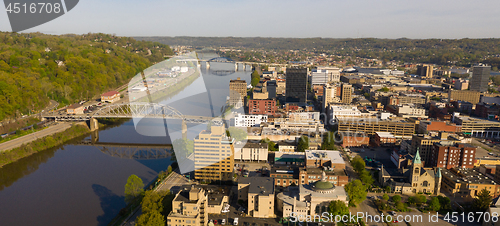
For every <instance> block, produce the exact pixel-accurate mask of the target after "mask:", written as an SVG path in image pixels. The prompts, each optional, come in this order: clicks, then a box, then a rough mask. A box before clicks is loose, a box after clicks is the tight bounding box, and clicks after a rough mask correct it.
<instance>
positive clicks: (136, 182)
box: [125, 174, 144, 203]
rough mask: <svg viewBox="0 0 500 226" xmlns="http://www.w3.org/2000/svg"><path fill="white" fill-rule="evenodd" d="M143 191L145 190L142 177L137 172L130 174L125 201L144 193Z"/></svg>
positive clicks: (126, 185)
mask: <svg viewBox="0 0 500 226" xmlns="http://www.w3.org/2000/svg"><path fill="white" fill-rule="evenodd" d="M142 192H144V183H143V182H142V179H141V178H139V177H138V176H136V175H135V174H132V175H130V176H129V177H128V179H127V184H125V202H127V203H129V202H131V201H132V200H134V199H135V198H136V197H137V196H139V195H140V194H142Z"/></svg>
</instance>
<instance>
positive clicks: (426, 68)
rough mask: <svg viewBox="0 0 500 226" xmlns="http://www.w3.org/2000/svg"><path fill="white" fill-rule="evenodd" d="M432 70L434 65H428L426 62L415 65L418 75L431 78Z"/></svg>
mask: <svg viewBox="0 0 500 226" xmlns="http://www.w3.org/2000/svg"><path fill="white" fill-rule="evenodd" d="M433 70H434V67H433V66H432V65H428V64H423V65H418V66H417V75H420V76H423V77H426V78H432V76H433V74H432V73H433Z"/></svg>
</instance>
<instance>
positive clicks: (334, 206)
mask: <svg viewBox="0 0 500 226" xmlns="http://www.w3.org/2000/svg"><path fill="white" fill-rule="evenodd" d="M328 213H330V214H333V215H335V216H336V215H340V216H344V215H348V214H349V208H348V207H347V206H346V205H345V203H344V202H342V201H340V200H335V201H331V202H330V204H329V205H328Z"/></svg>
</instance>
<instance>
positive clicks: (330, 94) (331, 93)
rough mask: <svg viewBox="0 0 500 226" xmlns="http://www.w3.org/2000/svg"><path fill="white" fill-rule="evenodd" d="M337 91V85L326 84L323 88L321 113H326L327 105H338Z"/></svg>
mask: <svg viewBox="0 0 500 226" xmlns="http://www.w3.org/2000/svg"><path fill="white" fill-rule="evenodd" d="M337 91H338V85H334V84H326V85H324V86H323V106H322V107H323V112H325V113H326V109H327V108H328V105H329V104H334V103H340V98H339V96H340V93H337Z"/></svg>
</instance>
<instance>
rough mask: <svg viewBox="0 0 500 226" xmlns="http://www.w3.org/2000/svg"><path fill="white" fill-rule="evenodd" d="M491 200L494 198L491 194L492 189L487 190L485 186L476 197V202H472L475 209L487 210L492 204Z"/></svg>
mask: <svg viewBox="0 0 500 226" xmlns="http://www.w3.org/2000/svg"><path fill="white" fill-rule="evenodd" d="M491 201H492V198H491V195H490V191H488V190H486V188H484V189H483V190H481V191H480V192H479V193H478V194H477V196H476V198H474V203H473V204H472V206H473V207H474V209H475V210H476V211H483V212H484V211H486V210H488V207H489V206H490V204H491Z"/></svg>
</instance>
